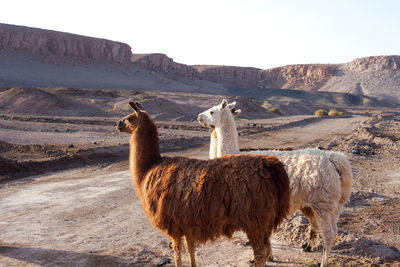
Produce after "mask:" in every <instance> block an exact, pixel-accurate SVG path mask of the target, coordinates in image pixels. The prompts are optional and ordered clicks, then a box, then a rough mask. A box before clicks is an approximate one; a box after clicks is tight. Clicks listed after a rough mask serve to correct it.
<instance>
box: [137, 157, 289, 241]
mask: <svg viewBox="0 0 400 267" xmlns="http://www.w3.org/2000/svg"><path fill="white" fill-rule="evenodd" d="M249 171H250V172H251V173H249ZM142 187H143V188H142V190H139V191H140V192H145V193H143V194H142V196H141V200H142V204H143V208H144V210H145V212H146V214H147V215H148V217H149V219H150V221H151V222H152V224H153V225H154V226H156V227H157V228H159V229H160V230H162V231H164V232H166V233H167V234H168V235H172V236H182V235H185V236H192V237H195V238H196V239H197V240H199V242H205V241H207V240H214V239H216V238H218V237H219V236H221V235H225V236H227V237H231V236H232V234H233V233H234V232H235V231H237V230H249V229H264V228H265V227H268V226H269V227H271V226H272V227H274V228H276V226H277V225H278V224H279V223H280V222H281V221H282V220H283V219H284V218H285V217H286V215H287V213H288V209H289V195H290V193H289V181H288V178H287V174H286V172H285V170H284V167H283V165H282V163H280V161H279V160H277V159H276V158H274V157H266V156H255V155H240V156H229V155H228V156H225V157H222V158H218V159H215V160H197V159H187V158H180V157H175V158H163V159H162V162H161V163H160V164H157V165H155V166H154V167H153V168H152V169H151V170H149V172H148V173H147V174H146V176H145V179H144V181H143V184H142ZM261 224H262V225H261ZM264 224H269V225H264Z"/></svg>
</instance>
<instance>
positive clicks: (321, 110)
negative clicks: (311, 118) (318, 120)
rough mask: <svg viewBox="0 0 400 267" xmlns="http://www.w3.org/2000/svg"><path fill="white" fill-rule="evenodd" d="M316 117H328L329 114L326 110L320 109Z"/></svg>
mask: <svg viewBox="0 0 400 267" xmlns="http://www.w3.org/2000/svg"><path fill="white" fill-rule="evenodd" d="M314 114H315V116H317V117H324V116H328V112H327V111H326V110H325V109H318V110H316V111H315V113H314Z"/></svg>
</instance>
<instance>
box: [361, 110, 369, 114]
mask: <svg viewBox="0 0 400 267" xmlns="http://www.w3.org/2000/svg"><path fill="white" fill-rule="evenodd" d="M370 112H371V111H370V110H369V109H367V110H364V111H363V112H361V113H362V114H364V115H369V113H370Z"/></svg>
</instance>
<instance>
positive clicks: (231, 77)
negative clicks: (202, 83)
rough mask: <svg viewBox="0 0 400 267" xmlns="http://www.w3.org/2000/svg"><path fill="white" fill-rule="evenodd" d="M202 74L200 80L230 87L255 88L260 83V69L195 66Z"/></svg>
mask: <svg viewBox="0 0 400 267" xmlns="http://www.w3.org/2000/svg"><path fill="white" fill-rule="evenodd" d="M193 67H194V68H196V69H197V70H198V71H199V73H200V78H201V79H203V80H208V81H212V82H216V83H221V84H223V85H225V86H228V87H236V88H255V87H257V84H258V81H259V74H260V71H261V70H260V69H256V68H248V67H234V66H207V65H195V66H193Z"/></svg>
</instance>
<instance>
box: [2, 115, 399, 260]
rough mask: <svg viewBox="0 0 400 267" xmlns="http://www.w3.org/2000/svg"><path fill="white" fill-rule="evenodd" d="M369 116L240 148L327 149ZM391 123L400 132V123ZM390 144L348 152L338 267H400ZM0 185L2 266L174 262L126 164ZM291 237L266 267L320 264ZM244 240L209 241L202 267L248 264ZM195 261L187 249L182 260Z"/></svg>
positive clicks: (203, 153) (281, 237)
mask: <svg viewBox="0 0 400 267" xmlns="http://www.w3.org/2000/svg"><path fill="white" fill-rule="evenodd" d="M368 119H369V117H366V116H356V117H351V118H341V119H327V120H318V121H315V122H311V123H304V124H302V125H296V126H293V127H292V126H287V127H283V128H282V129H279V130H274V131H266V132H265V133H256V134H252V135H244V136H241V137H240V139H239V143H240V144H241V147H245V146H249V147H251V146H252V145H254V144H259V145H260V147H263V146H264V147H272V146H275V147H279V146H294V147H296V148H297V147H306V146H315V145H326V144H328V143H329V142H331V139H332V138H333V137H335V136H338V138H339V137H340V138H347V137H346V136H348V135H351V134H352V133H355V132H356V130H357V128H358V127H359V125H360V122H363V121H366V120H368ZM384 120H385V121H386V119H384ZM388 121H389V120H388ZM392 121H393V122H395V117H393V118H392ZM388 125H389V126H391V127H392V128H390V129H392V131H393V132H396V131H397V132H399V129H400V125H399V124H395V123H392V124H391V123H389V124H388ZM295 136H296V139H295V138H294V137H295ZM301 136H302V137H301ZM266 137H268V139H265V138H266ZM340 138H339V139H338V140H339V141H340V140H341V139H340ZM399 139H400V138H399ZM284 140H286V141H287V140H291V141H290V142H285V141H284ZM266 141H268V144H267V143H264V142H266ZM391 145H393V153H381V154H379V153H378V155H379V157H378V158H377V157H376V156H373V155H371V156H368V157H367V156H364V155H350V154H349V156H350V159H351V161H352V164H353V167H354V174H355V177H354V179H355V186H354V192H353V195H352V200H351V203H350V204H349V205H348V206H347V207H346V208H345V211H344V214H343V216H342V218H341V219H340V221H339V235H338V238H337V241H336V243H335V247H334V251H333V253H332V255H331V259H330V262H331V264H332V266H336V265H337V266H343V265H351V264H352V265H353V266H356V265H357V266H359V265H365V266H372V264H382V266H398V265H399V262H400V253H399V251H398V249H399V248H400V245H399V244H400V232H398V230H399V226H398V224H399V218H400V217H399V215H398V210H399V209H398V208H399V202H400V201H399V197H400V194H399V193H398V192H399V189H400V183H399V173H400V166H399V165H397V166H396V165H395V164H392V163H391V164H389V165H386V166H385V165H384V161H387V162H389V160H392V161H390V162H395V160H396V159H397V160H398V156H397V155H399V154H398V152H400V148H399V141H398V140H395V141H394V143H393V144H391ZM338 148H340V147H338ZM376 151H378V152H379V151H380V150H379V148H377V150H376ZM385 151H387V150H385ZM395 152H397V154H396V153H395ZM173 154H179V155H185V156H193V157H200V158H207V156H208V145H204V146H202V147H200V148H194V149H188V150H185V151H180V152H173V153H169V155H173ZM396 156H397V158H396ZM377 159H379V160H377ZM383 166H384V168H383ZM378 168H381V169H378ZM373 170H375V171H373ZM388 180H390V181H392V182H391V183H388ZM371 181H375V182H376V184H372V183H371ZM375 185H376V187H375ZM0 186H1V188H0V266H96V267H97V266H154V265H156V264H160V265H162V264H163V263H165V262H167V259H171V260H172V259H173V251H172V250H171V249H170V248H169V245H168V244H169V240H167V238H165V237H164V236H163V235H162V234H161V233H160V232H158V231H157V230H155V229H154V228H153V227H152V226H150V225H149V223H148V221H147V218H146V217H145V215H144V213H143V211H142V208H141V205H140V201H139V200H138V199H137V197H136V196H135V194H134V191H133V189H132V186H131V183H130V176H129V172H128V165H127V162H123V163H118V164H114V165H110V166H106V167H93V166H92V167H88V168H82V169H75V170H68V171H63V172H57V173H54V174H50V175H45V176H37V177H30V178H29V179H25V180H17V181H14V182H9V183H3V184H1V185H0ZM388 188H390V189H391V190H388ZM396 210H397V215H396ZM366 215H367V216H370V218H365V216H366ZM296 216H297V217H296V218H298V217H299V215H296ZM296 218H295V219H296ZM385 224H386V225H385ZM304 225H306V224H304V223H303V224H301V223H299V224H298V225H295V226H294V227H292V228H296V227H298V226H300V227H303V228H302V229H303V235H305V234H304V232H305V231H306V230H304V229H305V227H304ZM284 230H286V231H287V233H294V232H295V229H284ZM380 230H384V231H385V232H379V231H380ZM287 233H286V234H284V233H282V231H279V232H277V233H275V234H274V240H273V252H274V258H275V261H274V262H270V263H268V264H267V265H268V266H315V264H317V262H319V260H320V257H321V251H316V252H312V253H305V252H302V251H301V250H300V248H299V246H298V244H296V241H298V240H296V239H293V242H291V241H290V240H287V237H288V236H290V234H287ZM245 241H246V237H245V235H244V234H243V233H237V234H235V236H234V238H233V239H232V240H228V239H221V240H218V241H216V242H215V243H211V244H205V245H201V246H200V247H199V248H198V249H197V251H196V257H197V261H198V264H199V266H248V260H249V259H250V258H251V256H252V251H251V248H250V247H248V246H244V245H243V244H244V243H245ZM364 247H365V248H364ZM371 248H372V250H373V251H375V253H372V252H371ZM187 260H188V259H187V256H186V253H185V254H184V258H183V261H184V263H187V262H188V261H187ZM373 266H379V265H373Z"/></svg>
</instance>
